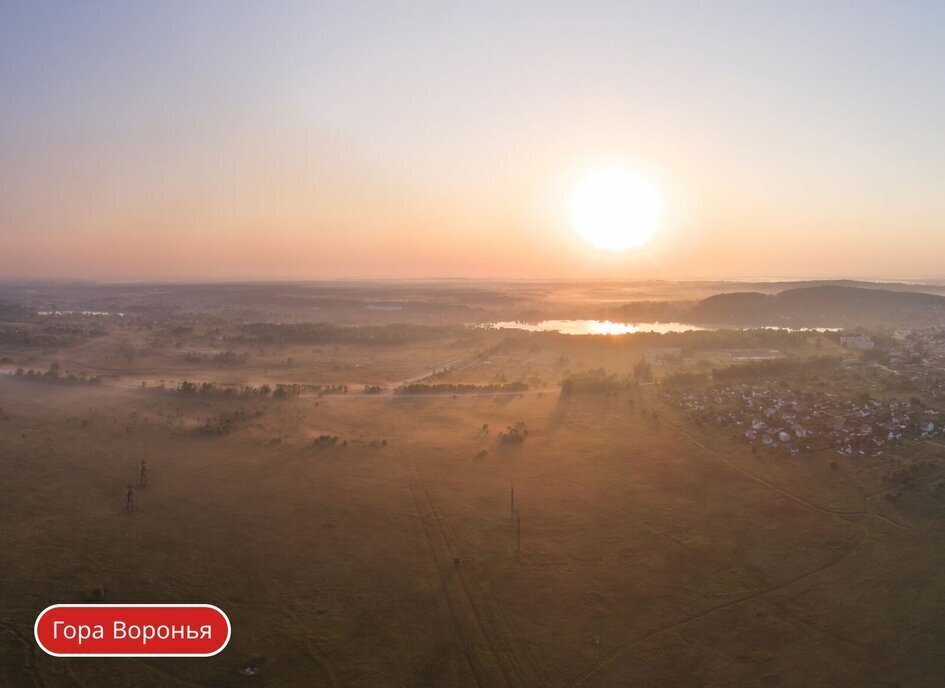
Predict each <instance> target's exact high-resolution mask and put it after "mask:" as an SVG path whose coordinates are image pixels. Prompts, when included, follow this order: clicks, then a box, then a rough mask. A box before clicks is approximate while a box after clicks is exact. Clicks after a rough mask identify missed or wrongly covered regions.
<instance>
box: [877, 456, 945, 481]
mask: <svg viewBox="0 0 945 688" xmlns="http://www.w3.org/2000/svg"><path fill="white" fill-rule="evenodd" d="M940 468H941V466H940V465H939V464H938V463H936V462H934V461H910V462H909V463H908V464H905V465H902V466H898V467H896V468H893V469H892V470H890V471H889V472H888V473H887V474H886V475H885V476H884V479H885V480H886V482H887V483H890V484H893V485H898V486H900V487H908V486H910V485H912V484H913V483H915V481H916V480H917V479H919V478H922V477H924V476H927V475H930V474H931V473H934V472H935V471H937V470H938V469H940Z"/></svg>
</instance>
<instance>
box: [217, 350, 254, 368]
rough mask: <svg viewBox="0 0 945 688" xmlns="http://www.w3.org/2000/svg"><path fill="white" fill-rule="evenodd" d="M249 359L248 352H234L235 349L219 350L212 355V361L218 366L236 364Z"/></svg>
mask: <svg viewBox="0 0 945 688" xmlns="http://www.w3.org/2000/svg"><path fill="white" fill-rule="evenodd" d="M248 359H249V354H248V353H246V352H243V353H241V354H238V353H236V352H235V351H230V350H229V349H227V350H226V351H220V352H219V353H216V354H214V355H213V362H214V363H216V364H217V365H219V366H238V365H240V364H241V363H245V362H246V361H247V360H248Z"/></svg>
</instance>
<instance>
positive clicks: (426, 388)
mask: <svg viewBox="0 0 945 688" xmlns="http://www.w3.org/2000/svg"><path fill="white" fill-rule="evenodd" d="M527 391H528V384H526V383H524V382H506V383H504V384H497V383H492V384H488V385H474V384H461V383H446V382H444V383H438V384H435V385H430V384H425V383H421V382H415V383H412V384H409V385H401V386H400V387H398V388H397V390H396V392H397V393H398V394H476V393H486V394H488V393H496V392H511V393H522V392H527Z"/></svg>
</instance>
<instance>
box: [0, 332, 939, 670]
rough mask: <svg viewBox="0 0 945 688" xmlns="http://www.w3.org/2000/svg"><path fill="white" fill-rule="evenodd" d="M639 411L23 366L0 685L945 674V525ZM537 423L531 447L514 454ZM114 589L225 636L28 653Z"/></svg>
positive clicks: (7, 511) (571, 400)
mask: <svg viewBox="0 0 945 688" xmlns="http://www.w3.org/2000/svg"><path fill="white" fill-rule="evenodd" d="M433 353H434V355H433V356H431V357H430V361H432V362H433V363H434V365H435V363H436V362H437V361H438V360H439V359H440V354H441V353H442V352H439V351H435V352H433ZM431 367H434V366H431ZM534 367H536V368H537V367H538V365H537V364H536V365H535V366H534ZM395 373H396V374H388V375H387V376H386V377H387V378H388V379H391V380H393V379H396V377H397V375H400V374H402V372H401V371H399V370H398V371H395ZM490 376H491V373H490ZM379 377H383V376H379ZM405 377H406V376H405ZM629 394H630V393H621V394H616V395H613V396H603V395H600V396H595V395H574V396H561V395H559V394H558V393H557V392H556V391H555V392H541V393H538V392H529V393H526V394H524V395H522V396H519V395H475V396H458V397H456V398H453V397H452V396H445V395H444V396H434V397H429V398H426V397H401V396H390V395H381V396H377V397H372V396H369V395H354V394H349V395H337V396H335V395H327V396H324V397H320V398H318V397H304V396H303V397H300V398H296V399H289V400H281V401H280V400H275V399H272V398H267V399H249V400H247V399H240V398H236V399H224V398H218V397H217V398H210V399H205V398H202V397H194V398H181V397H179V396H177V395H174V394H172V393H170V392H167V393H159V392H149V391H142V390H140V389H134V388H133V387H127V388H123V387H120V386H108V385H106V386H103V387H97V388H71V387H70V388H63V387H57V386H48V385H42V384H35V383H28V382H20V381H17V380H15V379H13V378H9V377H4V378H3V379H0V399H2V402H0V405H2V406H3V409H4V412H3V416H4V418H3V420H2V421H0V453H2V460H0V551H2V553H3V555H2V556H0V580H2V581H3V585H2V586H0V685H3V686H11V687H19V686H24V687H32V686H131V685H133V686H176V685H180V686H240V685H259V686H283V685H305V686H336V687H341V686H365V687H367V686H474V687H476V686H477V687H479V688H487V687H492V686H513V687H516V686H534V687H543V686H557V687H560V688H566V687H575V686H601V687H603V686H628V685H632V686H654V687H656V686H671V685H679V686H746V687H747V686H796V687H798V688H801V687H804V688H806V687H810V686H825V687H826V686H847V685H850V686H853V685H857V686H884V687H892V686H901V687H903V688H905V687H906V686H909V687H911V686H929V687H933V686H940V685H942V681H943V680H945V652H943V650H942V643H943V642H945V621H943V619H945V595H943V592H945V583H943V578H942V576H941V571H942V569H943V566H945V537H943V534H942V526H943V523H942V520H941V517H940V516H939V515H938V514H937V512H935V511H934V510H933V511H930V510H920V509H916V508H912V507H911V506H910V504H909V503H898V504H892V503H889V502H888V501H886V500H883V499H882V498H881V495H880V494H879V493H880V492H881V491H882V485H881V483H880V482H879V470H878V469H877V468H876V467H875V466H871V465H869V464H865V463H862V462H859V463H858V462H857V461H855V460H849V461H848V460H843V459H841V463H840V466H839V469H838V470H837V469H833V470H832V469H830V468H829V467H828V463H829V460H830V459H831V458H833V457H821V456H816V455H815V456H807V457H804V458H785V457H775V456H770V455H759V456H755V455H752V454H751V453H750V452H749V451H747V448H746V447H745V446H744V445H743V444H740V443H736V442H733V441H732V440H730V439H726V438H725V437H722V436H720V435H719V434H718V433H713V431H711V430H704V431H700V430H698V429H697V428H695V427H693V426H690V425H688V424H686V423H685V421H684V420H683V419H682V418H680V417H677V416H676V415H674V413H673V412H672V411H671V410H670V409H668V408H665V407H662V406H661V405H659V404H658V403H657V402H656V401H655V395H651V394H648V392H647V390H646V389H643V391H641V392H639V393H637V398H636V402H635V404H633V405H631V404H630V403H629V397H628V395H629ZM240 410H241V411H242V412H243V413H242V414H241V415H239V419H240V420H239V421H238V422H236V423H234V426H233V428H232V429H231V430H230V431H228V432H226V433H221V434H213V433H204V432H200V430H199V429H200V428H201V427H204V426H205V425H206V424H207V423H208V419H210V421H211V422H214V419H218V418H221V417H226V416H227V414H237V412H238V411H240ZM653 411H657V412H658V414H659V417H658V420H654V419H653V417H652V412H653ZM233 417H236V416H235V415H234V416H233ZM519 422H521V423H524V425H525V427H526V428H527V430H528V434H527V437H526V439H525V441H524V442H521V443H506V442H501V441H499V440H498V436H499V433H500V432H502V431H504V430H505V429H506V428H507V427H508V426H512V425H515V424H516V423H519ZM484 424H488V432H487V433H486V432H484V431H483V425H484ZM320 435H331V436H337V437H338V438H339V439H338V441H337V443H334V444H331V443H324V442H322V443H319V442H317V438H318V437H319V436H320ZM385 441H386V442H385ZM142 459H144V460H146V461H147V462H148V464H149V466H150V485H149V486H148V487H147V489H142V490H138V491H137V494H136V500H135V511H134V513H133V514H127V513H125V511H124V502H123V488H124V486H125V485H126V484H128V483H132V482H136V480H137V470H138V463H139V462H140V461H141V460H142ZM513 486H514V498H515V509H516V512H517V514H518V517H520V519H521V531H520V532H521V547H520V550H517V549H516V523H515V519H513V517H512V514H511V504H510V498H511V494H510V488H512V487H513ZM103 593H104V598H105V599H106V600H108V601H118V602H209V603H213V604H216V605H218V606H219V607H221V608H222V609H223V610H225V611H226V612H227V613H228V614H229V616H230V619H231V621H232V624H233V636H232V640H231V642H230V645H229V646H228V648H227V649H226V650H225V651H224V652H223V653H221V654H220V655H218V656H216V657H213V658H210V659H204V660H193V659H109V660H101V659H57V658H52V657H48V656H46V655H44V654H43V653H42V652H40V651H39V650H38V649H37V648H36V647H35V644H34V642H33V639H32V624H33V621H34V619H35V616H36V614H37V613H38V611H39V610H41V609H42V608H44V607H45V606H47V605H48V604H51V603H55V602H68V601H86V600H89V599H95V598H96V597H97V596H101V595H102V594H103ZM247 663H253V664H254V665H256V666H258V667H259V671H258V674H256V675H255V676H252V677H248V676H244V675H242V674H241V672H240V669H241V667H244V666H245V665H246V664H247Z"/></svg>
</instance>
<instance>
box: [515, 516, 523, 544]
mask: <svg viewBox="0 0 945 688" xmlns="http://www.w3.org/2000/svg"><path fill="white" fill-rule="evenodd" d="M515 551H516V552H521V551H522V515H521V514H518V513H517V514H515Z"/></svg>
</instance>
